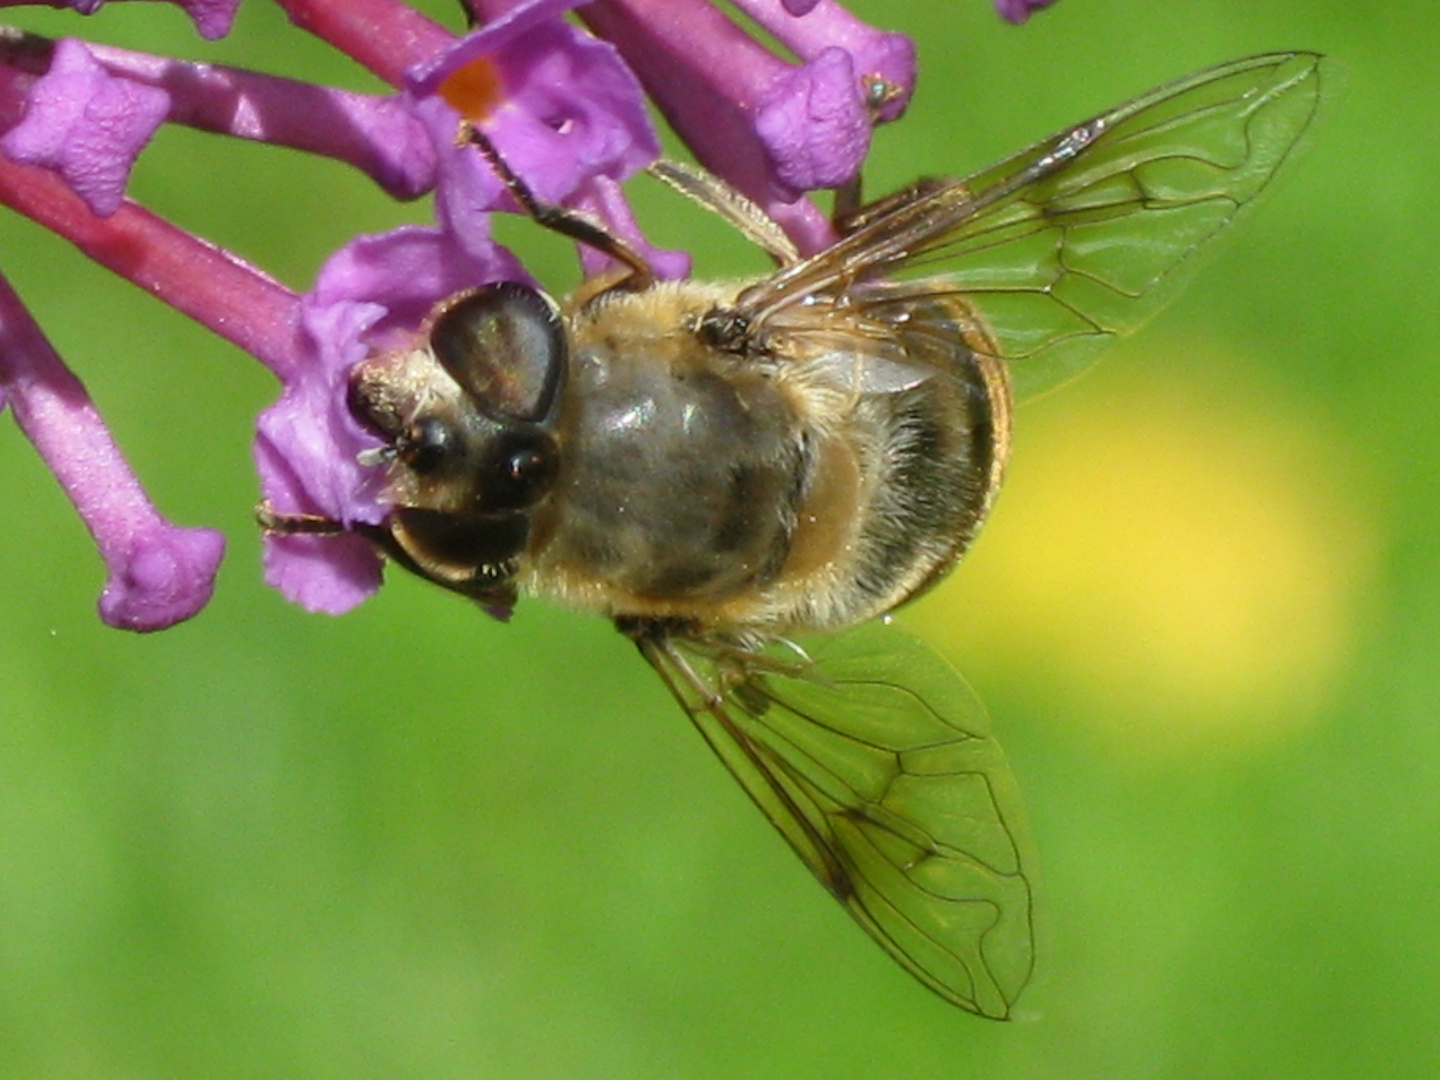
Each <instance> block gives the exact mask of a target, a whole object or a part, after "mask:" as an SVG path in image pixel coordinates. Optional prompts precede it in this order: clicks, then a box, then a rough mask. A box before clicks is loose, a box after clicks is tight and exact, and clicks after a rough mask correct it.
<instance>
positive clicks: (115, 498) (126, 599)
mask: <svg viewBox="0 0 1440 1080" xmlns="http://www.w3.org/2000/svg"><path fill="white" fill-rule="evenodd" d="M0 383H3V385H4V387H5V392H6V399H7V401H6V403H7V404H8V405H9V406H10V408H11V409H12V410H13V412H14V414H15V419H16V421H17V422H18V423H19V425H20V427H21V429H22V430H23V431H24V432H25V435H26V437H27V438H29V439H30V441H31V442H32V443H34V445H35V447H36V449H37V450H39V451H40V453H41V455H42V456H43V457H44V458H45V462H46V464H48V465H49V466H50V469H51V471H52V472H53V473H54V474H55V476H56V479H58V480H59V481H60V485H61V487H63V488H64V490H65V494H66V496H67V497H68V498H69V499H70V501H71V502H72V503H73V504H74V506H75V509H76V510H77V511H78V512H79V514H80V518H81V520H83V521H84V522H85V525H86V527H87V528H88V529H89V530H90V533H91V535H92V536H93V537H94V538H95V542H96V545H97V546H98V547H99V549H100V556H101V558H102V559H104V561H105V568H106V571H107V577H106V581H105V588H104V591H103V592H102V593H101V594H100V617H101V618H102V619H103V620H104V621H105V622H106V623H108V624H109V625H111V626H115V627H120V628H122V629H126V630H159V629H162V628H164V627H166V626H170V625H171V624H173V623H176V622H179V621H180V620H182V619H188V618H189V617H190V616H191V615H193V614H195V613H196V612H197V611H199V610H200V609H201V608H202V607H204V606H205V604H206V603H207V602H208V601H209V599H210V593H211V590H212V588H213V585H214V579H215V571H216V569H217V568H218V567H219V565H220V559H221V557H222V556H223V555H224V552H225V541H224V538H223V537H221V535H220V534H219V533H217V532H215V531H214V530H213V529H182V528H178V527H176V526H174V525H171V524H170V523H168V522H167V521H165V520H164V518H162V517H161V516H160V515H159V513H158V512H157V511H156V510H155V507H154V506H153V505H152V504H151V502H150V500H149V498H148V497H147V496H146V495H145V491H144V489H143V488H142V487H141V486H140V482H139V480H137V479H136V478H135V474H134V473H133V472H131V471H130V468H129V466H128V465H126V464H125V460H124V459H123V458H122V457H121V456H120V452H119V450H118V448H117V447H116V446H115V441H114V440H113V439H112V438H111V437H110V433H109V431H107V430H106V428H105V424H104V422H103V421H102V420H101V419H100V414H99V412H98V411H97V410H96V408H95V405H94V403H93V402H92V401H91V400H90V398H89V395H87V394H86V393H85V387H84V386H83V385H81V383H80V380H79V379H77V378H76V377H75V376H74V375H73V374H71V373H70V371H69V370H68V369H67V368H66V367H65V365H64V363H63V362H62V361H61V360H60V357H59V356H57V355H56V353H55V350H54V349H53V348H51V346H50V343H49V342H48V341H46V340H45V336H44V334H43V333H42V332H41V330H40V328H39V327H38V326H36V325H35V323H34V321H33V320H32V319H31V318H30V316H29V313H28V312H26V310H25V307H24V305H23V304H22V303H21V302H20V298H19V297H18V296H16V295H15V293H14V291H13V290H12V289H11V288H10V285H9V283H8V282H6V281H5V280H4V279H3V278H0Z"/></svg>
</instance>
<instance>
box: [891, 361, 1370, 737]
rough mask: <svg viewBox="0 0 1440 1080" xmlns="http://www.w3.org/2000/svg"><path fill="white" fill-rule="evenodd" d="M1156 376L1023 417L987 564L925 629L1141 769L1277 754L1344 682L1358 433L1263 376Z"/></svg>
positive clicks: (1364, 530) (978, 565)
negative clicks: (1056, 704)
mask: <svg viewBox="0 0 1440 1080" xmlns="http://www.w3.org/2000/svg"><path fill="white" fill-rule="evenodd" d="M1147 351H1149V350H1147ZM1176 351H1177V352H1178V351H1179V350H1176ZM1147 365H1148V366H1147V368H1146V369H1145V371H1144V372H1143V373H1141V374H1138V375H1137V374H1136V373H1135V372H1134V371H1133V370H1130V371H1126V372H1124V373H1123V374H1124V377H1125V381H1124V382H1123V383H1120V385H1115V384H1116V383H1117V382H1119V380H1117V379H1112V378H1110V377H1109V376H1108V373H1107V375H1106V376H1105V377H1099V376H1096V377H1092V379H1091V380H1088V381H1087V382H1086V383H1083V384H1082V385H1081V386H1080V387H1076V388H1072V389H1068V390H1064V391H1060V392H1059V393H1057V394H1054V395H1051V396H1050V397H1048V398H1046V399H1045V400H1044V401H1041V402H1037V403H1035V405H1033V406H1031V407H1029V408H1025V407H1022V408H1021V410H1020V413H1019V416H1018V417H1017V422H1016V429H1017V433H1018V434H1017V445H1016V448H1015V456H1014V458H1013V459H1012V465H1011V470H1010V480H1009V483H1008V484H1007V487H1006V490H1005V491H1004V492H1003V494H1002V495H1001V497H1000V501H999V504H998V508H997V510H996V513H995V516H994V518H993V519H992V520H991V523H990V525H989V526H988V528H987V530H986V533H985V535H984V536H983V538H982V541H981V543H980V545H979V547H978V548H977V550H976V552H975V553H974V555H973V557H972V558H971V559H970V560H969V561H968V562H967V563H966V564H964V565H962V566H961V567H960V569H959V570H957V571H956V573H955V575H954V576H953V577H952V578H951V579H950V581H948V582H947V583H946V584H945V585H944V586H943V587H942V588H941V589H939V590H937V591H936V593H935V594H934V595H933V596H931V597H927V598H926V599H925V600H924V601H922V602H921V603H920V604H918V605H917V606H916V608H915V609H914V614H913V615H911V616H910V618H909V620H908V621H910V622H911V623H912V624H913V625H915V626H916V627H917V628H918V629H920V630H922V631H923V632H924V633H925V634H926V635H927V636H928V637H929V638H930V639H931V640H932V641H933V642H934V643H935V644H936V645H938V646H939V647H941V648H942V649H945V650H946V651H948V652H949V653H950V654H951V656H952V657H953V658H954V659H955V660H956V661H957V662H958V663H959V664H961V666H962V668H963V667H964V666H966V665H970V666H972V669H975V663H978V665H979V666H980V667H995V666H999V665H1003V666H1004V667H1005V668H1006V669H1007V670H1008V672H1009V673H1010V674H1011V675H1012V676H1013V675H1014V674H1016V673H1018V674H1020V676H1021V677H1022V678H1024V679H1026V680H1027V681H1031V682H1035V683H1038V684H1040V685H1041V686H1042V687H1044V688H1046V689H1049V690H1050V691H1051V692H1052V693H1054V692H1058V693H1059V694H1060V695H1064V697H1065V699H1066V700H1069V701H1072V702H1073V703H1074V706H1075V708H1074V711H1073V715H1072V716H1069V717H1067V719H1074V720H1075V721H1076V722H1081V721H1084V722H1089V723H1092V724H1093V725H1095V726H1096V727H1098V728H1099V729H1101V730H1102V731H1104V732H1105V733H1106V734H1108V735H1111V736H1114V737H1116V738H1117V739H1118V740H1119V741H1120V742H1121V743H1122V744H1124V745H1126V746H1127V747H1130V748H1132V749H1134V750H1136V751H1139V752H1141V753H1146V752H1149V751H1153V750H1161V749H1167V748H1168V749H1177V750H1200V749H1202V748H1214V749H1243V748H1246V747H1251V746H1255V745H1257V744H1264V743H1268V742H1270V741H1273V740H1274V739H1276V738H1277V737H1281V736H1283V735H1285V734H1287V733H1289V732H1291V731H1294V730H1295V729H1296V728H1297V727H1298V726H1299V725H1301V724H1302V723H1303V722H1304V721H1305V720H1306V719H1307V718H1308V717H1310V716H1313V715H1314V713H1315V711H1316V710H1317V709H1318V708H1320V707H1321V706H1322V705H1323V704H1324V703H1325V701H1326V700H1327V698H1328V697H1329V696H1330V695H1331V694H1332V693H1333V691H1334V690H1335V688H1336V686H1337V683H1338V681H1339V680H1340V678H1341V677H1342V675H1343V673H1344V670H1345V667H1346V664H1347V662H1348V659H1349V656H1350V654H1351V651H1352V648H1353V644H1354V637H1355V626H1356V620H1357V614H1358V609H1359V608H1361V607H1362V606H1363V601H1364V599H1365V591H1366V585H1367V583H1368V582H1369V581H1370V580H1371V579H1372V577H1373V570H1374V562H1375V558H1376V548H1377V543H1376V537H1375V530H1374V524H1373V505H1372V504H1373V501H1374V500H1373V497H1372V496H1371V494H1370V492H1369V490H1368V488H1367V486H1366V484H1365V483H1364V481H1363V478H1362V477H1361V476H1360V475H1359V470H1358V469H1357V468H1356V467H1355V464H1354V463H1353V461H1351V460H1350V459H1349V458H1348V457H1347V453H1346V445H1345V442H1344V439H1343V433H1336V432H1331V431H1327V430H1325V427H1324V425H1323V424H1321V423H1319V422H1318V421H1316V420H1314V419H1313V418H1311V417H1308V416H1306V415H1304V413H1303V410H1302V409H1301V408H1300V407H1299V406H1298V405H1297V404H1296V403H1293V402H1287V401H1285V400H1283V399H1281V398H1279V396H1278V395H1277V394H1276V393H1274V392H1273V391H1269V390H1266V389H1263V388H1261V387H1260V386H1259V385H1257V384H1256V383H1254V382H1251V381H1247V377H1246V376H1245V375H1243V374H1241V373H1242V372H1244V370H1245V369H1244V367H1243V365H1240V364H1236V363H1235V362H1234V361H1233V360H1229V361H1218V360H1217V361H1213V362H1209V363H1205V362H1202V361H1201V359H1200V358H1197V355H1196V350H1193V349H1189V350H1185V355H1184V356H1183V357H1181V356H1178V355H1177V356H1176V357H1175V363H1173V364H1169V365H1167V364H1165V363H1164V359H1163V357H1160V356H1156V355H1153V353H1152V355H1151V356H1150V358H1149V360H1148V361H1147ZM1167 368H1168V369H1169V370H1170V371H1172V372H1173V371H1175V370H1177V369H1181V368H1183V369H1184V370H1185V371H1187V372H1190V373H1192V374H1191V375H1189V376H1188V381H1186V382H1183V383H1182V382H1179V381H1177V380H1176V379H1175V378H1174V376H1173V375H1172V376H1170V377H1169V378H1165V377H1163V376H1161V375H1160V374H1159V372H1161V371H1164V370H1166V369H1167ZM1202 379H1203V381H1202ZM1106 383H1110V384H1111V385H1105V384H1106ZM972 659H973V661H974V663H972ZM1067 711H1068V710H1067Z"/></svg>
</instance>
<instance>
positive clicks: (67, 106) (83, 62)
mask: <svg viewBox="0 0 1440 1080" xmlns="http://www.w3.org/2000/svg"><path fill="white" fill-rule="evenodd" d="M169 111H170V95H169V94H167V93H165V91H163V90H160V89H158V88H156V87H153V86H142V85H140V84H138V83H134V82H131V81H129V80H128V79H121V78H117V77H115V76H114V75H111V74H110V73H109V72H107V71H106V70H105V68H104V67H103V66H102V65H101V64H100V63H99V62H98V61H97V60H96V59H95V58H94V57H93V56H92V55H91V54H90V50H89V49H87V48H86V47H85V46H84V45H83V44H81V43H80V42H78V41H75V40H73V39H69V38H67V39H64V40H62V41H59V42H57V43H56V45H55V51H54V54H53V57H52V60H51V64H50V70H49V71H48V72H47V73H46V74H45V75H43V76H41V77H40V78H39V79H37V80H36V81H35V84H34V86H33V87H32V88H31V91H30V96H29V100H28V101H27V103H26V108H25V116H24V119H22V120H21V121H20V123H19V124H17V125H16V126H15V127H13V128H11V129H10V131H8V132H6V133H5V135H4V137H3V138H0V150H3V151H4V152H5V154H6V155H7V156H8V157H9V158H10V159H11V160H12V161H17V162H20V163H22V164H27V165H40V166H43V167H45V168H48V169H51V170H53V171H55V172H57V173H59V174H60V175H61V176H62V177H64V178H65V181H66V183H68V184H69V185H70V187H71V188H73V189H74V191H75V193H76V194H77V195H79V196H80V198H82V199H83V200H85V203H86V205H88V206H89V207H90V209H91V210H92V211H93V212H94V213H95V214H97V215H99V216H101V217H108V216H109V215H111V214H113V213H115V211H116V210H118V209H119V208H120V204H121V201H122V200H123V199H124V196H125V185H126V183H127V182H128V181H129V179H130V169H131V167H132V166H133V165H134V163H135V158H136V156H137V155H138V154H139V153H140V151H141V150H142V149H143V148H144V146H145V144H146V143H148V142H149V141H150V137H151V136H152V135H154V134H155V130H156V128H158V127H159V126H160V124H161V122H162V121H163V120H164V119H165V117H166V115H167V114H168V113H169Z"/></svg>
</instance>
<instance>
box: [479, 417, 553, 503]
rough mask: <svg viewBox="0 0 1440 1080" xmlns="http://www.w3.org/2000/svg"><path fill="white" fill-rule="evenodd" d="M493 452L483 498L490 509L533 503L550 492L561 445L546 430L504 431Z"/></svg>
mask: <svg viewBox="0 0 1440 1080" xmlns="http://www.w3.org/2000/svg"><path fill="white" fill-rule="evenodd" d="M494 454H495V456H494V458H493V459H492V465H491V467H490V468H489V469H488V470H486V481H487V482H486V483H485V485H484V490H483V494H482V498H481V501H482V504H483V508H484V509H485V510H486V511H488V512H494V511H498V510H523V509H526V508H527V507H531V506H534V505H535V504H536V503H537V502H539V501H540V500H541V499H542V498H544V497H545V495H546V494H548V493H549V491H550V489H551V487H553V486H554V484H555V476H556V474H557V473H558V472H559V471H560V453H559V448H558V447H557V446H556V445H555V440H554V439H552V438H551V437H550V436H549V435H547V434H545V433H544V432H543V431H518V432H511V433H510V434H507V435H504V436H502V437H501V438H500V439H499V440H497V442H496V445H495V451H494Z"/></svg>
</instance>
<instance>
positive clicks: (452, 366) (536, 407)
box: [430, 281, 567, 422]
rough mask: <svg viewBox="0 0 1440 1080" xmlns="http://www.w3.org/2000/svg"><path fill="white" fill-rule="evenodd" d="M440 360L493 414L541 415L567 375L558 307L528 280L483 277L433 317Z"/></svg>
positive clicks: (478, 403)
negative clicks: (478, 285)
mask: <svg viewBox="0 0 1440 1080" xmlns="http://www.w3.org/2000/svg"><path fill="white" fill-rule="evenodd" d="M430 349H431V351H432V352H433V353H434V355H435V359H436V360H438V361H439V363H440V366H441V367H443V368H444V369H445V370H446V371H447V372H449V374H450V377H451V378H452V379H454V380H455V381H456V382H457V383H459V384H460V387H461V389H462V390H464V391H465V393H466V395H467V396H468V397H469V398H470V400H471V401H472V402H473V403H474V404H475V407H476V408H478V409H479V410H480V411H481V412H482V413H484V414H485V415H486V416H489V417H490V418H491V419H492V420H500V421H507V420H523V421H529V422H534V421H539V420H543V419H545V418H546V416H548V415H549V413H550V411H551V408H552V407H553V406H554V404H555V400H556V398H557V397H558V395H559V392H560V386H561V383H562V382H563V381H564V378H565V365H566V357H567V350H566V346H565V330H564V326H563V325H562V323H561V320H560V312H559V311H558V309H557V308H556V307H555V304H554V302H553V301H552V300H550V298H549V297H547V296H545V295H544V294H543V293H540V292H537V291H535V290H534V289H532V288H530V287H529V286H528V285H521V284H519V283H517V282H513V281H506V282H501V283H499V284H497V285H485V286H483V287H481V288H479V289H476V290H475V291H473V292H468V293H463V294H461V295H460V296H458V297H455V298H453V299H452V300H450V301H449V302H448V304H447V306H446V307H445V309H444V310H443V311H441V312H440V314H439V315H437V316H436V317H435V320H434V322H432V323H431V325H430Z"/></svg>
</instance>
